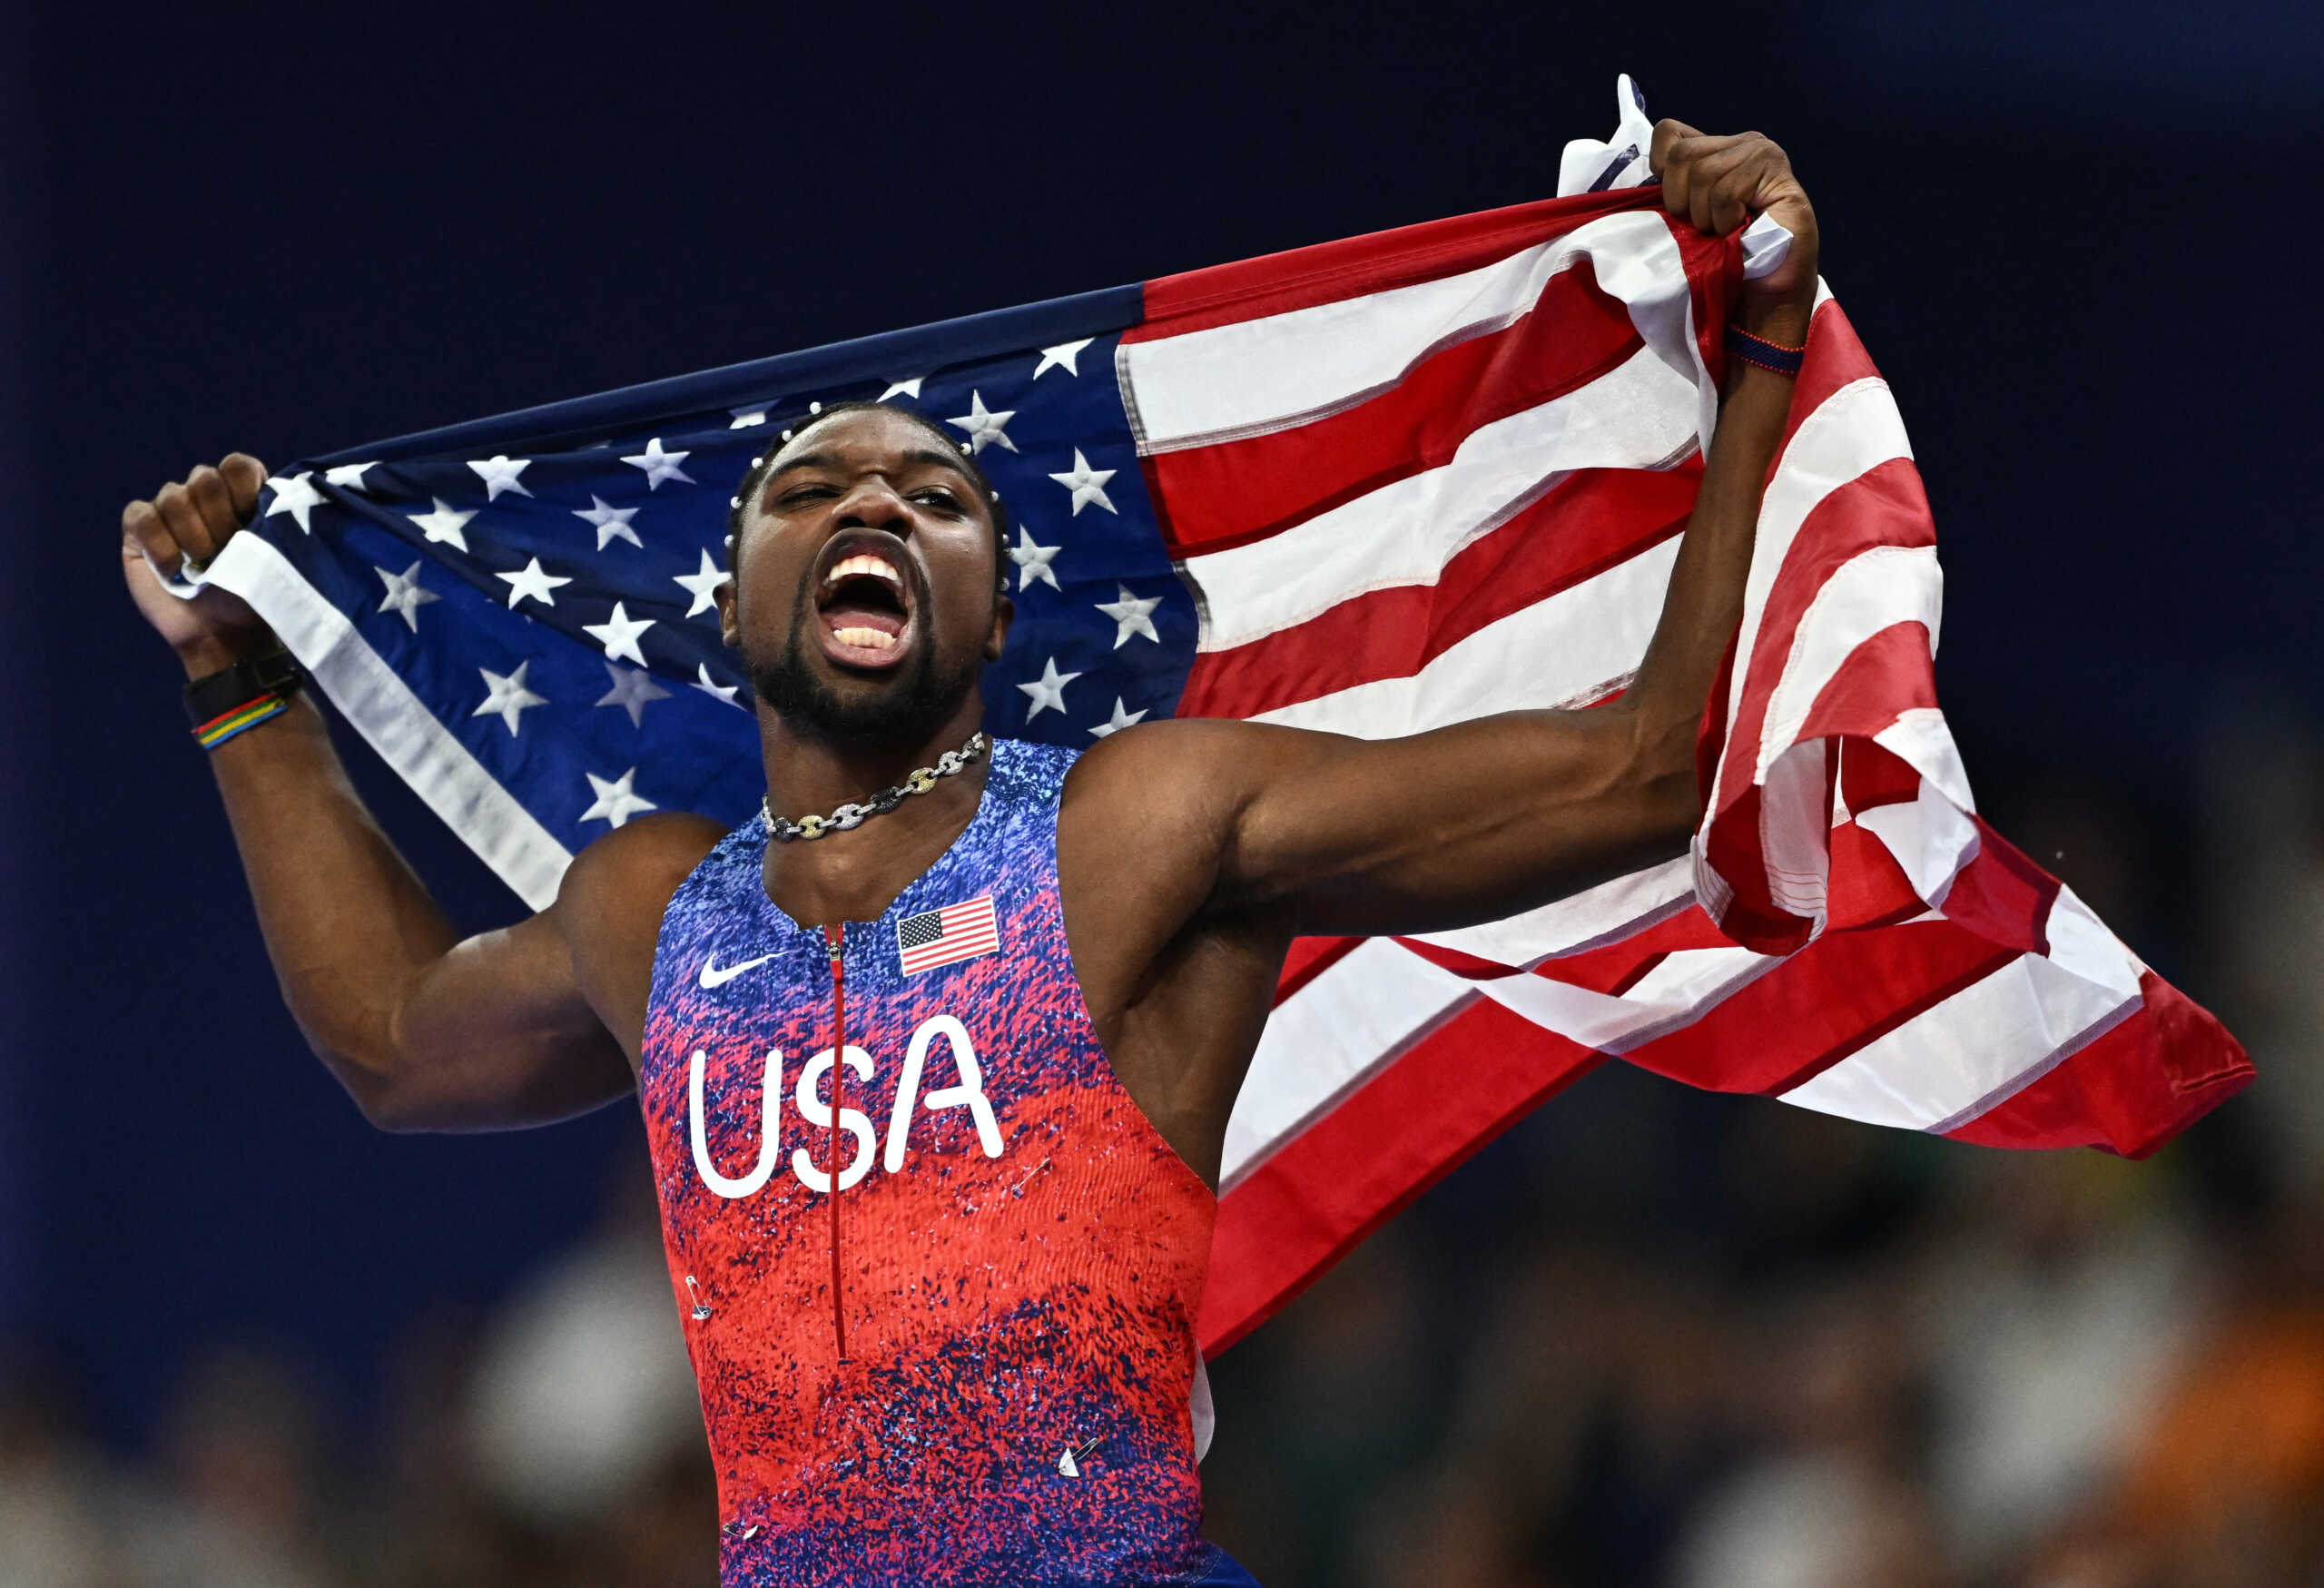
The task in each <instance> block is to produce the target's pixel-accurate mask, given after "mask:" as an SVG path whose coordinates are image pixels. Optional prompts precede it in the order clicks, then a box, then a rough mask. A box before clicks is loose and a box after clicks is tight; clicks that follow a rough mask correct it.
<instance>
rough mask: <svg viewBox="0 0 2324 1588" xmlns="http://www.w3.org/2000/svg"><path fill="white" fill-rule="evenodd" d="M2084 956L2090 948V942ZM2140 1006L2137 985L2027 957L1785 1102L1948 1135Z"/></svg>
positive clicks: (1925, 1014) (1852, 1056) (1923, 1015)
mask: <svg viewBox="0 0 2324 1588" xmlns="http://www.w3.org/2000/svg"><path fill="white" fill-rule="evenodd" d="M2101 930H2103V929H2101ZM2076 946H2077V948H2078V949H2081V950H2083V951H2087V950H2089V948H2090V946H2091V945H2090V944H2089V943H2088V942H2087V941H2086V939H2085V940H2083V941H2080V942H2077V945H2076ZM2137 1006H2138V993H2137V991H2136V988H2135V983H2133V985H2132V991H2130V992H2128V993H2127V994H2126V993H2124V992H2123V991H2122V989H2121V987H2120V986H2119V985H2115V986H2108V985H2106V984H2105V983H2104V982H2102V981H2091V980H2088V979H2086V978H2084V977H2083V976H2080V975H2077V974H2075V973H2074V972H2073V971H2070V970H2067V969H2065V968H2063V967H2062V966H2061V965H2059V964H2056V963H2053V962H2051V961H2049V960H2045V959H2043V958H2042V957H2041V956H2040V955H2038V954H2024V955H2021V956H2019V957H2018V958H2017V959H2015V960H2013V961H2011V962H2009V963H2008V964H2006V965H2004V966H2003V967H2002V968H2001V969H2000V970H1998V971H1995V972H1994V973H1993V974H1992V975H1990V976H1987V977H1985V978H1984V980H1983V981H1978V982H1976V983H1974V985H1971V986H1969V987H1965V988H1964V989H1962V990H1961V991H1958V992H1956V993H1955V994H1954V995H1953V996H1952V997H1950V998H1948V999H1946V1000H1945V1001H1944V1002H1942V1003H1940V1004H1938V1005H1936V1007H1935V1008H1934V1009H1930V1010H1927V1011H1923V1012H1922V1013H1920V1014H1918V1015H1916V1016H1915V1017H1914V1018H1913V1019H1911V1020H1909V1021H1905V1023H1904V1024H1903V1025H1901V1026H1899V1027H1897V1028H1896V1030H1895V1031H1890V1032H1888V1033H1887V1034H1886V1035H1885V1036H1883V1037H1881V1038H1879V1039H1878V1040H1877V1041H1874V1042H1872V1043H1870V1044H1868V1045H1867V1046H1866V1047H1864V1048H1862V1049H1860V1050H1857V1051H1856V1052H1854V1053H1851V1054H1850V1055H1848V1057H1847V1058H1846V1059H1844V1060H1841V1061H1840V1062H1839V1063H1837V1064H1835V1065H1833V1066H1832V1067H1831V1068H1830V1069H1829V1070H1825V1071H1824V1072H1823V1073H1822V1074H1820V1075H1817V1076H1816V1077H1814V1078H1813V1079H1811V1080H1807V1081H1806V1082H1804V1083H1803V1084H1801V1085H1799V1086H1796V1087H1794V1088H1792V1090H1789V1091H1787V1092H1786V1093H1784V1094H1783V1099H1784V1100H1785V1101H1786V1102H1790V1103H1797V1104H1799V1105H1801V1106H1802V1107H1803V1108H1810V1109H1816V1110H1820V1111H1822V1112H1824V1113H1827V1114H1837V1115H1840V1116H1841V1117H1842V1118H1844V1119H1860V1120H1862V1121H1864V1122H1865V1123H1866V1124H1872V1125H1894V1126H1897V1127H1900V1128H1901V1129H1907V1130H1928V1129H1940V1128H1941V1129H1953V1128H1954V1127H1955V1126H1957V1125H1959V1124H1961V1123H1963V1122H1965V1119H1971V1118H1974V1117H1975V1116H1976V1114H1977V1113H1980V1112H1982V1111H1983V1110H1984V1109H1985V1108H1989V1107H1991V1106H1992V1104H1994V1102H1997V1101H1999V1100H2002V1099H2003V1098H2005V1097H2008V1096H2009V1095H2011V1094H2012V1093H2013V1092H2014V1091H2016V1090H2019V1089H2020V1088H2022V1087H2024V1085H2026V1084H2028V1083H2030V1082H2031V1081H2033V1080H2035V1079H2037V1078H2039V1077H2040V1076H2041V1075H2043V1074H2044V1073H2045V1072H2047V1071H2048V1070H2049V1069H2050V1068H2051V1067H2052V1066H2053V1065H2054V1064H2056V1063H2057V1062H2058V1061H2059V1060H2062V1059H2063V1058H2065V1057H2067V1056H2068V1055H2069V1054H2071V1053H2072V1052H2073V1051H2074V1050H2076V1049H2078V1048H2080V1047H2082V1046H2083V1044H2085V1043H2087V1042H2088V1041H2091V1040H2092V1039H2093V1038H2094V1037H2096V1036H2098V1035H2099V1034H2101V1033H2102V1032H2103V1031H2107V1030H2110V1029H2111V1028H2112V1026H2113V1025H2114V1024H2115V1023H2117V1022H2118V1021H2120V1020H2121V1019H2122V1018H2123V1017H2124V1016H2125V1015H2127V1014H2129V1013H2131V1012H2133V1011H2135V1010H2136V1008H2137Z"/></svg>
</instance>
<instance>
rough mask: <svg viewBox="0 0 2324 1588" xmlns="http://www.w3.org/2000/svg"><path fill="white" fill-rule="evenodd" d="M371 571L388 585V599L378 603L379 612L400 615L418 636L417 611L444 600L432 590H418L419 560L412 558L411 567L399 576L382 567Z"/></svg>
mask: <svg viewBox="0 0 2324 1588" xmlns="http://www.w3.org/2000/svg"><path fill="white" fill-rule="evenodd" d="M371 571H372V572H373V573H375V574H377V575H379V577H381V578H382V579H385V580H386V581H387V585H388V598H387V599H386V600H384V601H382V602H380V603H379V610H380V611H382V612H400V613H402V614H403V620H404V622H406V623H408V624H409V625H410V626H411V632H412V633H414V634H418V633H419V609H420V608H421V607H425V606H427V605H428V603H429V602H430V601H441V600H442V599H443V598H444V597H441V596H438V594H437V593H436V592H435V591H433V590H425V589H422V588H420V585H419V558H417V557H415V558H413V559H412V564H411V566H410V567H408V568H406V569H404V570H403V572H401V573H399V574H391V573H389V572H388V570H387V569H385V568H383V567H374V568H373V569H372V570H371Z"/></svg>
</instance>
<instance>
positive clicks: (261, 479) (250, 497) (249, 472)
mask: <svg viewBox="0 0 2324 1588" xmlns="http://www.w3.org/2000/svg"><path fill="white" fill-rule="evenodd" d="M218 472H219V473H221V474H222V475H224V476H225V477H226V489H227V491H228V493H229V494H231V496H232V498H233V499H234V518H235V521H236V522H237V523H241V524H248V523H249V522H250V521H251V518H253V517H254V516H255V515H256V514H257V512H258V493H259V488H260V487H261V486H263V485H264V484H266V465H265V464H263V463H261V462H260V461H259V460H258V459H255V458H253V457H251V455H250V454H249V453H247V452H229V453H227V454H226V457H225V460H224V461H223V462H222V463H220V464H219V465H218Z"/></svg>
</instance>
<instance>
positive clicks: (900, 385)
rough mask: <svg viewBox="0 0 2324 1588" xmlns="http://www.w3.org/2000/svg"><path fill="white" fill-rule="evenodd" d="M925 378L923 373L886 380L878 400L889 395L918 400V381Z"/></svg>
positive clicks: (884, 399)
mask: <svg viewBox="0 0 2324 1588" xmlns="http://www.w3.org/2000/svg"><path fill="white" fill-rule="evenodd" d="M927 379H928V377H927V376H925V375H915V376H913V377H912V378H911V380H891V381H889V382H888V389H887V390H885V391H882V392H881V393H880V400H881V402H885V401H887V400H888V399H890V398H891V397H909V398H911V399H912V400H913V401H914V402H918V401H919V400H920V383H921V381H923V380H927ZM954 422H955V423H958V422H959V421H958V420H955V421H954Z"/></svg>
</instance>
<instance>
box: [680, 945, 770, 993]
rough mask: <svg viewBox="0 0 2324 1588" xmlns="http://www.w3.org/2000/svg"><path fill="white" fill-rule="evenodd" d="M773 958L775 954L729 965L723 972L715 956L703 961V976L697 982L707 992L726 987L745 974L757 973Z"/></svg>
mask: <svg viewBox="0 0 2324 1588" xmlns="http://www.w3.org/2000/svg"><path fill="white" fill-rule="evenodd" d="M773 958H774V956H773V954H761V955H760V956H759V957H758V958H757V959H755V960H744V961H743V962H742V963H741V964H739V965H729V966H727V967H726V968H725V969H724V970H723V971H722V970H720V969H719V968H718V956H717V955H716V954H713V955H711V956H710V957H709V958H708V959H706V960H704V961H703V962H702V974H701V976H700V977H699V978H697V980H699V981H701V983H702V985H703V987H704V990H705V991H706V990H708V989H710V988H713V987H724V986H725V985H726V983H727V982H729V981H733V980H734V978H735V977H737V976H739V975H741V974H742V973H743V972H745V971H755V970H757V969H758V968H759V967H760V966H761V965H763V964H765V963H766V962H768V961H769V960H771V959H773Z"/></svg>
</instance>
